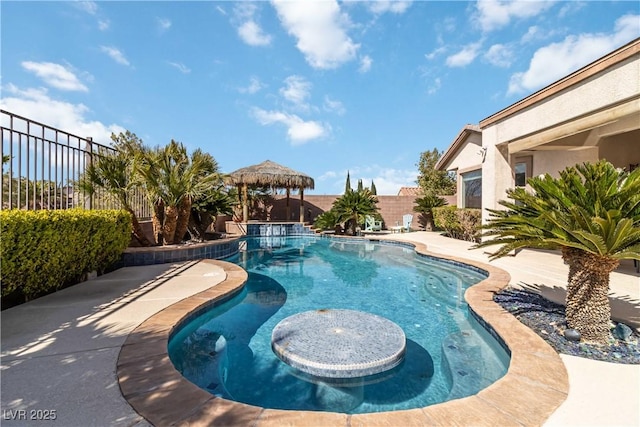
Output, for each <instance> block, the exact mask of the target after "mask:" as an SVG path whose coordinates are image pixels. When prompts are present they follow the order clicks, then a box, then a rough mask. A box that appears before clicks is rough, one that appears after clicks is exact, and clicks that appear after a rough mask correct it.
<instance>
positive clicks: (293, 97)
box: [280, 76, 311, 110]
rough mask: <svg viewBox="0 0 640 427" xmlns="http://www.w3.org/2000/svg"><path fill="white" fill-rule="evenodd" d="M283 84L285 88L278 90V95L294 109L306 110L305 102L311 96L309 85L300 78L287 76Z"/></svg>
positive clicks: (307, 106) (307, 107)
mask: <svg viewBox="0 0 640 427" xmlns="http://www.w3.org/2000/svg"><path fill="white" fill-rule="evenodd" d="M284 83H285V86H284V87H282V88H280V95H282V97H283V98H284V99H286V100H287V101H289V102H290V103H292V104H293V105H294V106H295V107H297V108H299V109H302V110H308V109H309V105H308V104H307V103H306V101H307V99H308V98H309V96H310V95H311V83H310V82H309V81H307V80H305V78H304V77H301V76H289V77H287V78H286V79H285V80H284Z"/></svg>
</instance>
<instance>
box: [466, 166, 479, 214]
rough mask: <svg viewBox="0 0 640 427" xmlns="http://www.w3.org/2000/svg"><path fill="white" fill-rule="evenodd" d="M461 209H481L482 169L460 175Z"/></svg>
mask: <svg viewBox="0 0 640 427" xmlns="http://www.w3.org/2000/svg"><path fill="white" fill-rule="evenodd" d="M462 207H463V208H482V169H478V170H475V171H471V172H467V173H463V174H462Z"/></svg>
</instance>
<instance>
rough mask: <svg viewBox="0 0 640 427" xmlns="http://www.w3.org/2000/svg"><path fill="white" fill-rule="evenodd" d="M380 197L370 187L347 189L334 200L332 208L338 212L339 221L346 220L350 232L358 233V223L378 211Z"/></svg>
mask: <svg viewBox="0 0 640 427" xmlns="http://www.w3.org/2000/svg"><path fill="white" fill-rule="evenodd" d="M377 203H378V199H377V197H376V196H374V195H373V194H371V191H369V190H368V189H366V188H365V189H363V190H361V191H347V192H345V193H344V194H343V195H342V196H340V197H339V198H338V199H336V200H335V201H334V202H333V207H332V209H333V210H334V211H335V212H336V215H337V216H338V218H339V222H346V223H348V225H349V227H350V233H351V234H355V233H356V227H357V226H358V224H361V223H363V222H364V218H365V216H367V215H375V214H376V213H377V212H378V206H377Z"/></svg>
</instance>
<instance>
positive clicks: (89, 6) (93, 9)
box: [73, 1, 98, 15]
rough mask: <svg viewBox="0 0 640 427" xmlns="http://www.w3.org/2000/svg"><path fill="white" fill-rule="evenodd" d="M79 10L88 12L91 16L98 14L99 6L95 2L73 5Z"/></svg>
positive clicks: (75, 3)
mask: <svg viewBox="0 0 640 427" xmlns="http://www.w3.org/2000/svg"><path fill="white" fill-rule="evenodd" d="M73 5H74V6H76V7H77V8H78V9H81V10H83V11H85V12H87V13H88V14H89V15H95V14H96V13H98V4H97V3H96V2H94V1H77V2H74V3H73Z"/></svg>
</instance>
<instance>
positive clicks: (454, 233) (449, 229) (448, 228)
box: [433, 206, 482, 242]
mask: <svg viewBox="0 0 640 427" xmlns="http://www.w3.org/2000/svg"><path fill="white" fill-rule="evenodd" d="M433 222H434V224H435V226H436V227H437V228H439V229H441V230H444V231H445V232H446V233H447V235H448V236H449V237H453V238H455V239H460V240H467V241H470V242H478V241H479V238H480V237H479V236H480V226H481V225H482V211H481V210H480V209H470V208H465V209H458V208H457V207H455V206H443V207H439V208H433Z"/></svg>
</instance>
